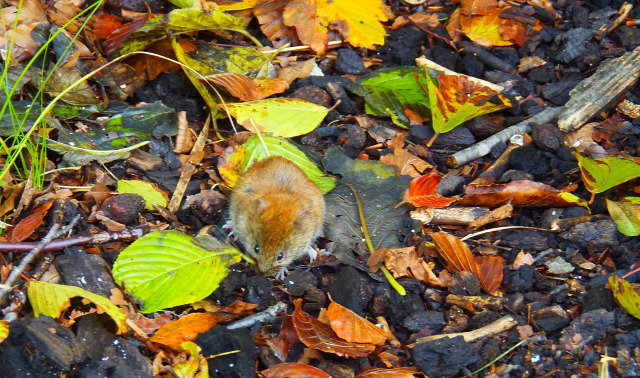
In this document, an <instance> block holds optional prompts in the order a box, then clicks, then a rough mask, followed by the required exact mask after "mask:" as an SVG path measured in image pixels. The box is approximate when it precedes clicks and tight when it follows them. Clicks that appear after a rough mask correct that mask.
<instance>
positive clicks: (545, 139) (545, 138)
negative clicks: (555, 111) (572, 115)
mask: <svg viewBox="0 0 640 378" xmlns="http://www.w3.org/2000/svg"><path fill="white" fill-rule="evenodd" d="M531 139H532V140H533V143H535V145H536V146H538V147H540V148H541V149H543V150H547V151H557V150H558V148H560V146H562V144H563V141H564V136H563V134H562V131H560V129H558V127H557V126H555V125H551V124H549V123H545V124H543V125H538V126H536V127H534V128H533V133H531Z"/></svg>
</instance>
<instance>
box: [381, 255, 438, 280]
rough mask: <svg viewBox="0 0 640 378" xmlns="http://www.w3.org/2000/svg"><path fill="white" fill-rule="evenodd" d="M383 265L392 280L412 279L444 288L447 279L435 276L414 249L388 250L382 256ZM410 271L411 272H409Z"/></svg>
mask: <svg viewBox="0 0 640 378" xmlns="http://www.w3.org/2000/svg"><path fill="white" fill-rule="evenodd" d="M384 264H385V266H386V267H387V269H389V271H390V272H391V273H393V277H394V278H398V277H413V278H415V279H417V280H419V281H422V282H425V283H428V284H431V285H435V286H440V287H445V286H449V282H447V279H446V278H444V277H442V274H441V276H440V277H438V276H436V274H435V273H433V271H432V270H431V268H430V267H429V265H428V264H427V262H426V261H424V259H423V258H419V257H418V254H417V253H416V250H415V248H414V247H406V248H397V249H389V250H387V251H386V253H385V256H384ZM409 271H411V272H409Z"/></svg>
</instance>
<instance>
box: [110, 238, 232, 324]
mask: <svg viewBox="0 0 640 378" xmlns="http://www.w3.org/2000/svg"><path fill="white" fill-rule="evenodd" d="M240 256H241V253H240V252H239V251H238V250H237V249H235V248H233V247H231V246H229V245H225V244H222V243H220V242H217V241H216V240H215V239H213V238H212V237H198V238H193V237H191V236H189V235H187V234H183V233H181V232H178V231H158V232H152V233H150V234H148V235H145V236H143V237H141V238H140V239H138V240H136V241H135V242H133V244H131V245H130V246H129V247H127V248H126V249H125V250H124V251H122V252H120V255H118V259H117V260H116V262H115V263H114V264H113V278H114V279H115V281H116V283H118V284H121V283H124V285H125V288H126V290H127V291H128V292H130V293H131V294H132V295H133V296H134V297H135V298H136V299H137V300H138V301H139V302H140V304H141V309H140V311H141V312H143V313H150V312H155V311H158V310H161V309H165V308H169V307H175V306H180V305H183V304H188V303H193V302H196V301H199V300H201V299H203V298H205V297H206V296H208V295H209V294H211V293H212V292H213V291H214V290H215V289H216V288H218V285H219V284H220V281H222V279H223V278H224V277H226V275H227V273H228V269H227V266H228V265H229V264H231V263H234V262H238V261H240Z"/></svg>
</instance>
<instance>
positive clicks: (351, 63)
mask: <svg viewBox="0 0 640 378" xmlns="http://www.w3.org/2000/svg"><path fill="white" fill-rule="evenodd" d="M337 53H338V57H337V58H336V71H337V72H338V73H339V74H340V75H363V74H366V73H367V72H368V71H367V69H366V68H365V67H364V63H363V62H362V58H361V57H360V54H358V53H357V52H355V51H353V50H351V49H339V50H338V51H337Z"/></svg>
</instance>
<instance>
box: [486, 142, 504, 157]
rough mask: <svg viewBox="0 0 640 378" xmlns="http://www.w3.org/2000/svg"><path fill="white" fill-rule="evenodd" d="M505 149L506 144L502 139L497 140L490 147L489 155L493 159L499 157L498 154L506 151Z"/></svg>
mask: <svg viewBox="0 0 640 378" xmlns="http://www.w3.org/2000/svg"><path fill="white" fill-rule="evenodd" d="M506 149H507V144H506V143H505V142H503V141H501V140H500V141H498V143H496V144H494V145H493V147H491V152H489V156H491V157H492V158H494V159H497V158H499V157H500V156H502V154H503V153H504V151H506Z"/></svg>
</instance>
